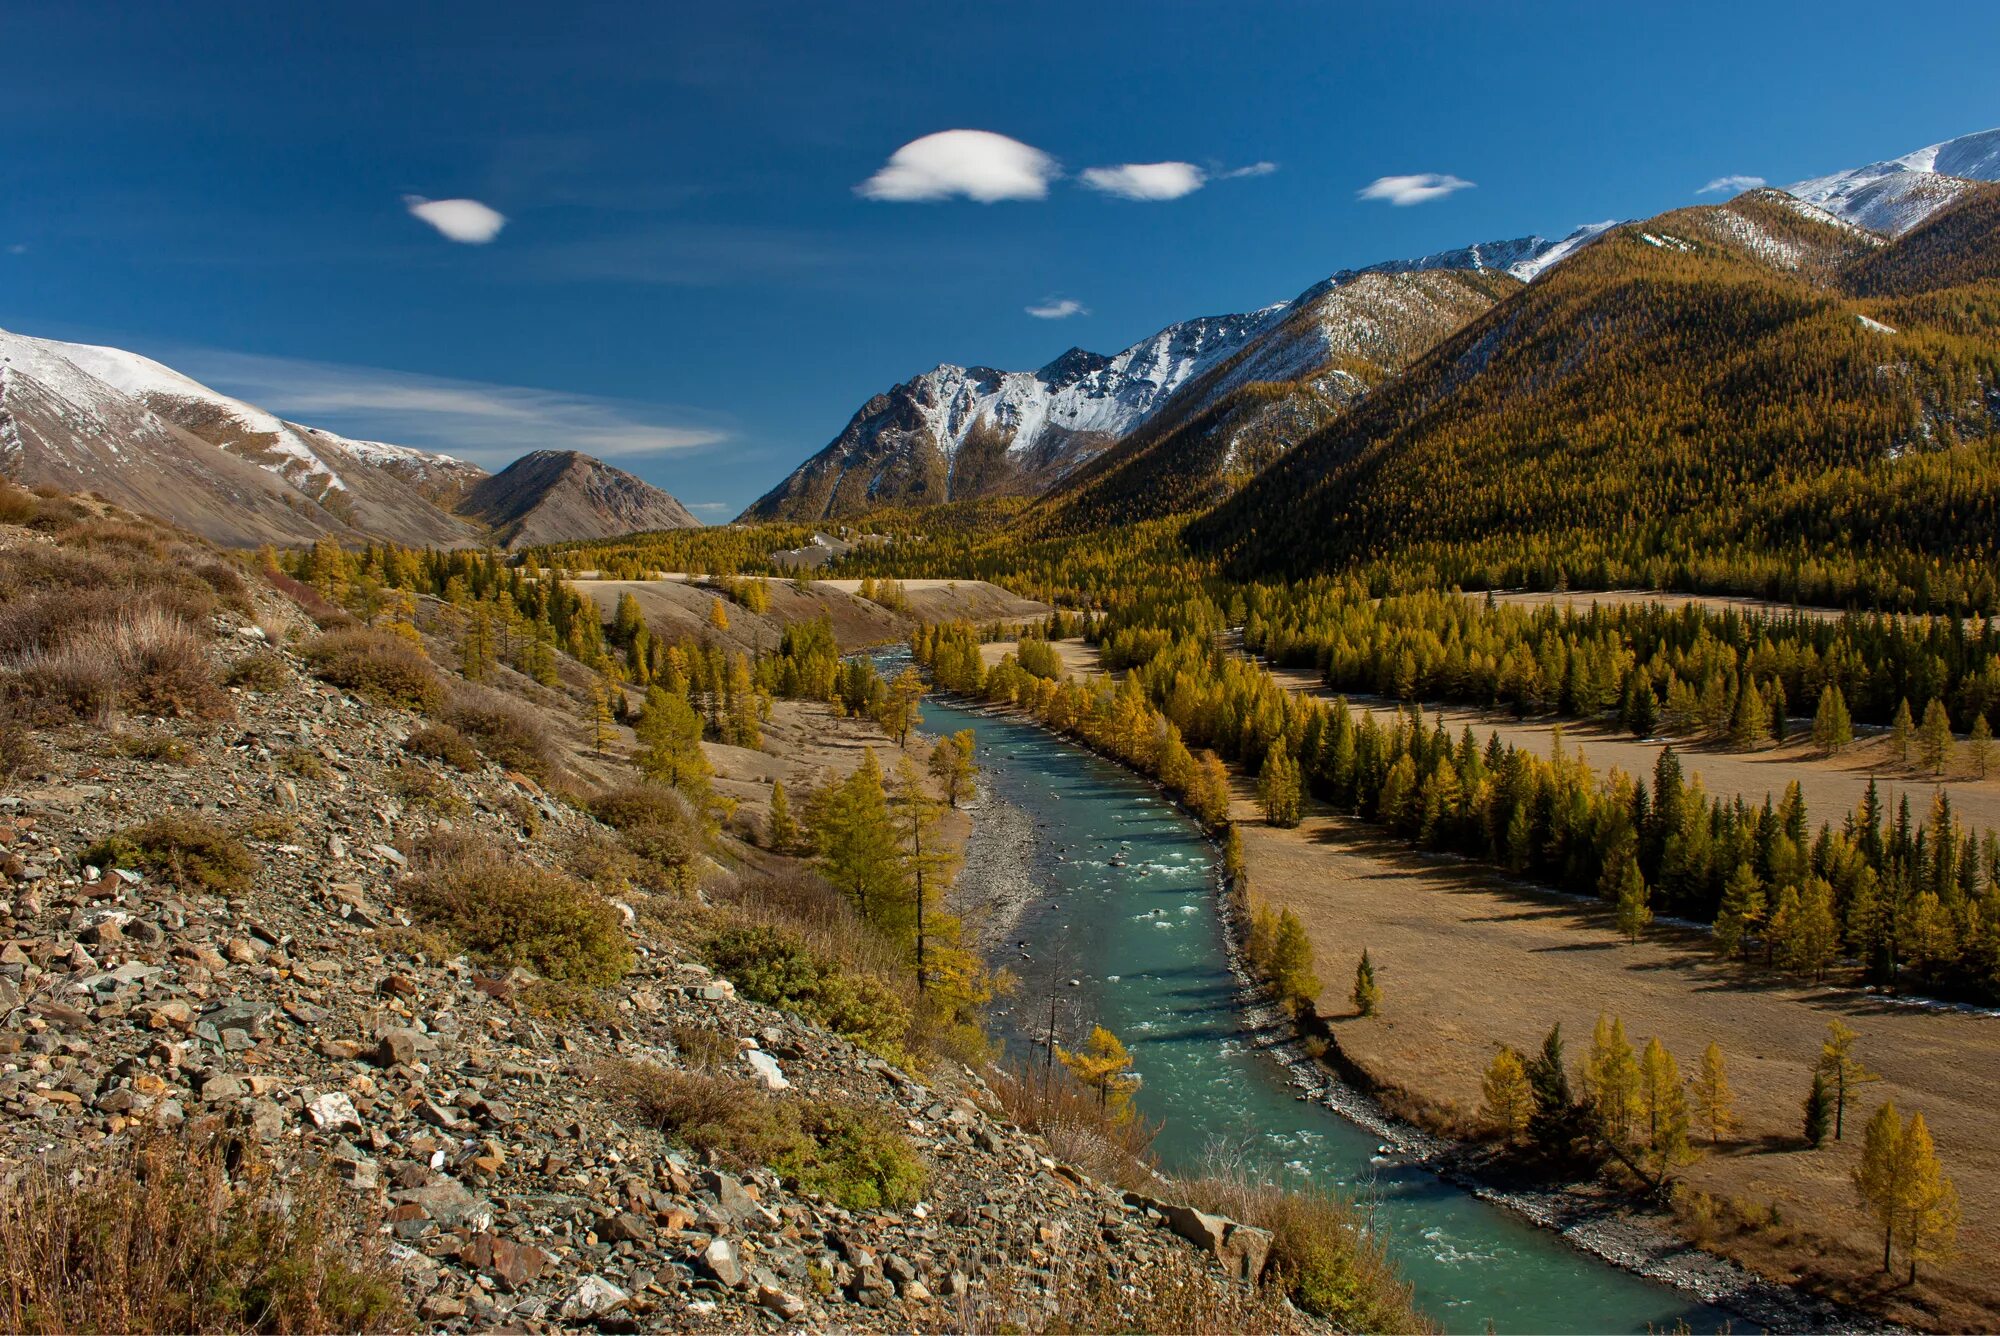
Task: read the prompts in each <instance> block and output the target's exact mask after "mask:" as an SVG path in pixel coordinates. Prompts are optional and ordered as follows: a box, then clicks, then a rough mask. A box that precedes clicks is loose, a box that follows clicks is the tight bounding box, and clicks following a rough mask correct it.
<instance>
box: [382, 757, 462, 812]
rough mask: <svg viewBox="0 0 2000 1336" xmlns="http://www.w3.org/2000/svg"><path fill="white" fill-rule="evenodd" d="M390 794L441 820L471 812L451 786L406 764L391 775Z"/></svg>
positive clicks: (420, 767) (428, 772) (422, 770)
mask: <svg viewBox="0 0 2000 1336" xmlns="http://www.w3.org/2000/svg"><path fill="white" fill-rule="evenodd" d="M389 792H391V793H393V794H395V795H396V796H397V797H398V798H401V799H402V800H403V802H404V803H405V804H407V805H408V806H410V807H413V808H416V809H417V810H418V811H422V812H433V813H436V814H437V815H439V816H463V815H464V814H465V813H466V812H467V811H469V810H471V809H470V806H469V805H468V804H467V803H466V801H465V799H464V798H462V797H461V796H459V794H458V793H457V791H456V790H454V789H453V788H452V787H451V785H449V784H447V783H446V782H445V781H444V780H442V779H440V778H438V776H436V775H434V774H432V773H431V772H430V771H428V770H426V769H424V768H423V767H422V766H420V765H413V764H409V763H405V764H403V765H399V766H397V767H396V768H395V769H394V770H392V771H390V772H389Z"/></svg>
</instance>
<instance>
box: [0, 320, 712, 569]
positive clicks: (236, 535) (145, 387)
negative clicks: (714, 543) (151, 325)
mask: <svg viewBox="0 0 2000 1336" xmlns="http://www.w3.org/2000/svg"><path fill="white" fill-rule="evenodd" d="M537 454H538V455H562V456H564V457H565V458H569V459H570V460H571V463H570V464H569V465H568V466H567V467H561V468H550V467H548V466H547V464H546V462H544V463H541V464H537V465H535V466H533V467H530V468H527V469H524V470H521V471H520V472H514V471H513V470H511V469H510V470H508V471H507V472H508V473H512V474H513V476H512V477H511V478H509V479H508V480H507V481H506V482H505V483H504V484H503V483H499V481H498V479H490V478H489V477H488V475H487V474H486V472H485V470H483V469H481V468H479V467H478V466H477V465H474V464H469V463H466V462H465V461H463V460H459V459H454V458H452V457H451V456H449V455H441V454H434V453H430V452H427V451H422V450H416V449H413V448H411V447H409V446H402V445H392V444H388V443H386V442H381V441H358V440H352V439H349V438H347V437H344V436H341V435H339V434H337V433H334V432H330V431H325V430H322V429H320V428H317V427H308V426H303V425H301V424H299V423H296V422H288V421H286V420H284V419H282V418H280V417H278V416H276V415H275V414H272V413H268V412H265V411H264V410H263V409H261V408H258V407H256V406H255V405H252V404H247V403H244V402H243V401H241V400H239V399H235V398H232V397H230V396H229V395H226V394H222V393H220V392H219V391H216V390H213V389H210V388H209V387H208V386H206V385H203V384H201V383H200V382H198V381H195V380H193V379H191V378H189V377H187V376H184V375H181V374H180V373H179V372H177V371H174V370H172V369H171V368H169V367H166V366H163V365H161V364H160V363H158V362H155V361H153V360H152V359H150V358H146V357H141V356H139V355H138V354H136V353H131V352H126V351H125V350H123V349H119V348H106V347H98V346H94V345H90V344H77V343H62V342H58V341H56V340H53V339H36V338H30V337H27V336H25V335H19V334H11V333H8V332H6V331H4V330H0V470H4V471H5V472H6V473H7V474H9V475H10V476H12V477H14V478H16V479H18V480H20V481H22V482H25V483H27V484H29V485H31V486H52V487H56V488H58V489H61V490H68V491H81V490H89V491H95V492H97V493H99V494H100V495H103V496H105V497H107V498H108V499H111V500H113V501H116V502H118V503H120V504H122V505H127V506H130V507H131V508H133V509H135V510H140V511H143V512H145V513H148V514H154V515H161V516H165V517H168V518H170V519H173V520H175V521H177V522H179V523H182V524H185V525H187V527H189V528H191V529H193V530H195V531H196V532H197V533H200V534H202V535H203V536H204V537H207V538H209V539H211V540H214V541H217V542H223V543H229V544H232V545H239V546H249V545H255V544H258V543H263V542H274V543H281V544H282V543H298V542H309V541H311V540H312V539H314V538H317V537H321V536H332V537H335V538H338V539H341V540H342V541H350V542H352V541H362V540H366V539H384V540H387V541H390V542H396V543H402V544H405V545H408V546H437V547H453V546H464V545H468V544H478V543H484V542H487V541H492V540H493V537H494V532H495V531H496V530H505V531H507V532H505V533H502V534H501V535H500V537H499V541H501V542H503V543H509V544H511V543H512V542H513V541H514V539H515V536H516V535H518V534H520V533H527V532H532V533H534V534H535V535H537V537H536V541H562V540H568V539H585V538H601V537H608V536H610V535H613V534H617V533H624V532H628V531H630V530H631V529H633V528H660V527H673V526H679V525H689V524H694V523H697V522H698V521H696V520H695V519H694V517H693V516H691V515H689V514H688V513H687V511H686V510H685V509H684V508H683V507H682V506H681V504H680V503H679V502H678V501H676V500H674V498H673V497H671V496H669V495H668V494H667V493H666V492H664V491H661V490H660V489H658V488H656V487H653V486H652V485H651V484H649V483H645V482H642V481H641V480H639V479H637V478H634V477H633V476H632V475H630V474H628V473H623V472H621V471H619V470H617V469H612V468H609V467H608V466H606V465H603V464H600V463H598V462H597V461H595V460H591V459H589V458H588V457H587V456H583V455H575V454H574V453H573V452H558V451H542V452H537ZM534 457H535V456H531V457H530V458H534ZM501 476H502V477H506V476H507V474H506V473H503V474H502V475H501ZM489 483H493V484H496V485H494V486H490V487H487V488H486V490H485V491H484V492H483V494H482V497H481V500H480V502H479V503H478V504H477V505H473V504H471V503H470V502H469V500H468V498H469V495H470V494H471V493H472V492H473V491H474V490H475V489H478V488H481V487H482V485H484V484H489ZM538 488H539V489H543V490H542V491H538V490H537V489H538ZM544 491H545V492H546V494H544ZM488 515H497V516H503V517H504V518H502V519H499V520H494V519H488V518H487V516H488ZM634 521H637V522H634Z"/></svg>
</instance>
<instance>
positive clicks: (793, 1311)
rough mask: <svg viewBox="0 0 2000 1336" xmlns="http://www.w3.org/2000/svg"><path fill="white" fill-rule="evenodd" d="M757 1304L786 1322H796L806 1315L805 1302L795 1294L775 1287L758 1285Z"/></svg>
mask: <svg viewBox="0 0 2000 1336" xmlns="http://www.w3.org/2000/svg"><path fill="white" fill-rule="evenodd" d="M757 1302H758V1303H760V1304H762V1305H763V1306H764V1307H766V1308H768V1309H770V1310H771V1311H772V1312H773V1313H776V1314H777V1315H778V1316H779V1317H781V1318H783V1319H785V1321H787V1322H796V1321H798V1320H799V1319H800V1318H802V1317H804V1316H805V1315H806V1301H805V1300H804V1299H801V1298H799V1296H798V1295H796V1294H791V1293H788V1292H787V1291H785V1290H781V1289H779V1288H778V1287H777V1286H775V1285H759V1286H758V1287H757Z"/></svg>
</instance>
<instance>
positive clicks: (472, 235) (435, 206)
mask: <svg viewBox="0 0 2000 1336" xmlns="http://www.w3.org/2000/svg"><path fill="white" fill-rule="evenodd" d="M403 204H404V206H405V207H407V208H408V209H409V211H410V214H411V216H412V217H415V218H421V219H423V221H425V222H427V223H429V224H430V225H431V226H432V227H435V228H436V229H437V230H438V233H439V234H440V235H441V236H443V237H445V238H446V239H447V240H450V241H459V242H463V243H465V244H466V245H468V246H483V245H485V244H486V243H487V242H489V241H491V240H493V238H495V237H497V236H499V235H500V229H501V228H503V227H505V226H507V219H506V216H505V215H504V214H502V213H501V212H500V211H499V210H497V209H492V208H488V207H487V206H486V205H484V204H481V203H480V202H479V201H478V200H476V199H425V198H424V197H423V196H422V195H405V196H403Z"/></svg>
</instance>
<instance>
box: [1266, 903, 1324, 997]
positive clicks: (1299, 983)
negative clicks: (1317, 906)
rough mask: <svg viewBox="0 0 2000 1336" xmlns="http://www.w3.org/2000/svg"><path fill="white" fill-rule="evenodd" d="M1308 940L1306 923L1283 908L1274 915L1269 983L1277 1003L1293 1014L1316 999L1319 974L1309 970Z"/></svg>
mask: <svg viewBox="0 0 2000 1336" xmlns="http://www.w3.org/2000/svg"><path fill="white" fill-rule="evenodd" d="M1312 965H1313V949H1312V941H1311V939H1309V938H1308V937H1307V936H1306V925H1305V924H1303V923H1301V922H1300V921H1299V916H1298V915H1297V914H1294V913H1293V912H1292V911H1291V910H1289V909H1287V910H1285V911H1284V912H1282V913H1281V914H1279V915H1278V923H1277V930H1276V932H1275V933H1274V934H1273V936H1272V941H1271V985H1272V987H1273V988H1274V989H1275V990H1276V991H1277V994H1278V1001H1279V1004H1280V1005H1282V1006H1283V1007H1284V1008H1285V1010H1286V1011H1289V1012H1290V1013H1291V1014H1292V1015H1294V1016H1301V1015H1304V1014H1306V1013H1307V1012H1309V1011H1311V1010H1312V1009H1313V1004H1314V1003H1315V1002H1317V1001H1318V1000H1319V987H1320V985H1319V976H1318V975H1317V974H1314V973H1313V967H1312Z"/></svg>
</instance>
